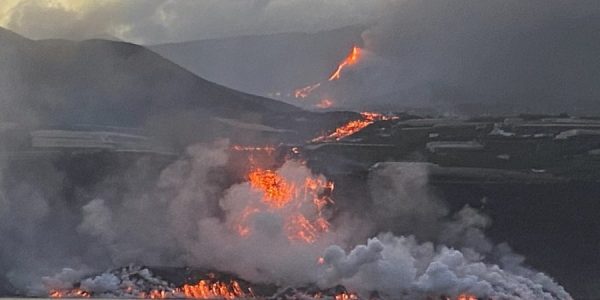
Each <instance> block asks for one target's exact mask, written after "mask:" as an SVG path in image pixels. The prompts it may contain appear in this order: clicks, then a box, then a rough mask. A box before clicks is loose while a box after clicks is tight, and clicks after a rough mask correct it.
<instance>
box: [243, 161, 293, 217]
mask: <svg viewBox="0 0 600 300" xmlns="http://www.w3.org/2000/svg"><path fill="white" fill-rule="evenodd" d="M248 180H249V181H250V186H252V187H253V188H254V189H257V190H260V191H262V192H263V193H264V195H263V202H264V203H266V204H268V205H270V206H271V207H273V208H281V207H283V206H284V205H286V204H287V203H288V202H289V201H290V200H292V198H293V197H294V192H295V187H294V185H293V184H290V183H288V182H287V181H286V180H285V179H284V178H283V177H281V176H279V174H277V173H276V172H274V171H271V170H262V169H255V170H252V171H251V172H250V174H248Z"/></svg>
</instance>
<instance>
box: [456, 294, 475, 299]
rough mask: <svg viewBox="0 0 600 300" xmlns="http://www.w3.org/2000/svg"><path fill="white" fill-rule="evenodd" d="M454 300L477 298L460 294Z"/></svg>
mask: <svg viewBox="0 0 600 300" xmlns="http://www.w3.org/2000/svg"><path fill="white" fill-rule="evenodd" d="M456 300H477V297H475V296H473V295H469V294H460V295H458V297H457V298H456Z"/></svg>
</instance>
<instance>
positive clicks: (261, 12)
mask: <svg viewBox="0 0 600 300" xmlns="http://www.w3.org/2000/svg"><path fill="white" fill-rule="evenodd" d="M388 2H389V1H385V0H368V1H365V0H361V1H357V0H334V1H331V0H330V1H323V0H309V1H306V0H301V1H298V0H295V1H290V0H246V1H236V0H225V1H224V0H203V1H193V0H177V1H172V0H148V1H147V0H131V1H118V0H103V1H93V2H92V1H54V2H53V3H47V2H46V1H28V0H15V1H9V2H7V3H6V4H4V5H5V6H7V7H11V8H10V9H5V10H6V15H5V16H4V18H2V17H3V16H1V15H0V21H1V20H2V19H4V20H5V23H6V24H3V25H4V26H6V27H8V28H10V29H12V30H15V31H17V32H19V33H21V34H23V35H25V36H27V37H30V38H34V39H45V38H66V39H74V40H78V39H87V38H95V37H105V38H106V37H109V38H110V37H115V38H117V39H121V40H125V41H131V42H135V43H142V44H158V43H166V42H178V41H189V40H199V39H208V38H222V37H228V36H239V35H258V34H269V33H276V32H290V31H303V32H309V31H319V30H324V29H332V28H338V27H342V26H347V25H351V24H357V23H358V24H365V23H370V22H374V21H375V20H376V19H377V18H378V17H379V16H380V15H381V14H382V13H383V12H385V11H386V8H387V7H388V6H389V3H388ZM392 2H395V1H392ZM11 4H12V5H11ZM1 12H2V6H1V5H0V13H1Z"/></svg>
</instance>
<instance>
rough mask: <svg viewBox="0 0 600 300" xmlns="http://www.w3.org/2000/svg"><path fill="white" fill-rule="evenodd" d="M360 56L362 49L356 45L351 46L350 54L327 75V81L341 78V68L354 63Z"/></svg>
mask: <svg viewBox="0 0 600 300" xmlns="http://www.w3.org/2000/svg"><path fill="white" fill-rule="evenodd" d="M361 56H362V50H361V49H360V48H358V47H357V46H356V45H355V46H353V47H352V51H350V54H348V56H347V57H346V58H345V59H344V60H343V61H342V62H341V63H340V64H339V66H338V67H337V69H336V70H335V72H333V74H331V76H329V79H328V80H329V81H333V80H338V79H340V78H341V75H342V70H344V69H345V68H346V67H348V66H352V65H355V64H356V63H357V62H358V61H359V60H360V58H361Z"/></svg>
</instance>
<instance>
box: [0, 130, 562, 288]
mask: <svg viewBox="0 0 600 300" xmlns="http://www.w3.org/2000/svg"><path fill="white" fill-rule="evenodd" d="M227 147H228V145H227V143H226V142H218V143H215V144H210V145H198V146H193V147H190V148H189V149H188V151H187V153H186V155H185V156H184V157H182V158H181V159H179V160H178V161H176V162H174V163H172V164H170V165H169V166H167V167H166V168H165V169H164V170H163V171H162V173H161V175H160V177H159V178H158V179H157V180H156V182H153V183H152V184H150V185H149V184H147V183H142V182H139V178H134V177H131V178H130V179H129V181H130V182H127V185H131V186H132V188H130V189H128V190H127V192H115V191H112V190H110V189H108V190H98V192H97V193H95V194H94V195H87V197H86V198H87V199H90V200H87V201H86V202H83V203H81V204H80V205H76V207H75V208H73V207H71V208H67V207H65V206H64V205H57V204H56V203H53V202H49V201H48V200H47V198H48V195H45V194H44V193H43V191H38V192H36V188H35V187H34V186H26V185H25V184H26V183H23V184H24V185H23V187H22V188H10V189H9V191H10V192H7V193H4V195H5V197H3V198H1V199H2V201H3V205H2V211H0V212H1V213H2V214H3V215H2V216H3V217H2V219H1V220H2V222H1V223H0V232H1V233H2V235H0V236H1V241H0V242H1V243H0V253H1V254H2V255H1V256H0V258H1V260H0V264H1V265H2V266H3V270H6V271H5V273H4V274H3V275H4V276H5V277H6V278H7V280H8V282H10V283H11V284H12V285H13V286H14V287H17V288H19V289H21V290H22V291H26V292H27V293H29V294H32V295H43V294H44V293H46V292H47V291H48V290H55V289H59V290H60V289H64V288H69V287H72V286H73V283H74V282H79V281H80V285H79V287H80V288H81V289H84V290H86V291H88V292H95V293H99V294H102V293H108V292H109V291H111V289H115V286H117V285H119V281H118V279H117V278H116V277H115V276H114V275H111V274H108V273H106V274H104V275H99V276H96V277H90V278H88V279H83V278H84V275H87V274H92V273H95V272H102V271H104V270H108V269H112V268H116V267H121V266H126V265H128V264H130V263H135V264H140V265H151V266H179V267H183V266H194V267H198V268H206V269H211V270H218V271H224V272H231V273H234V274H236V275H238V276H240V277H241V278H243V279H246V280H248V281H250V282H254V283H261V282H262V283H274V284H277V285H279V286H284V287H285V286H303V285H311V284H312V285H317V286H319V287H320V288H323V289H325V288H330V287H334V286H336V285H340V284H341V285H344V286H346V287H347V288H348V289H350V290H352V291H355V292H357V293H359V294H360V295H361V296H365V297H367V296H369V295H370V294H371V293H377V294H379V295H380V296H382V297H384V298H397V297H408V298H413V297H420V296H429V295H448V296H452V297H455V296H458V295H459V294H464V293H468V294H472V295H476V296H480V297H499V298H503V299H504V298H506V299H523V298H535V299H570V296H569V295H568V294H567V292H566V291H565V290H564V289H563V288H562V287H561V286H560V285H558V284H557V283H555V282H554V281H553V280H552V279H551V278H550V277H548V276H546V275H544V274H542V273H538V272H535V271H533V270H531V269H529V268H527V267H526V266H525V265H524V264H523V259H522V258H521V257H519V256H518V255H515V254H513V253H512V251H511V250H510V248H508V247H507V246H506V245H494V244H493V243H492V242H491V241H489V240H488V239H487V238H486V237H485V235H484V230H485V228H486V227H487V226H489V225H490V220H489V219H488V218H487V217H485V216H483V215H480V214H479V213H478V212H477V211H475V210H474V209H471V208H468V207H466V208H464V209H463V210H461V211H460V212H459V213H457V214H456V215H454V216H448V215H447V214H448V212H447V209H446V208H445V206H444V204H443V201H441V200H440V199H438V198H437V197H436V196H435V195H434V194H432V193H431V191H430V190H429V189H428V187H427V180H426V173H427V170H426V169H423V168H422V167H420V166H419V165H411V164H409V165H407V166H406V167H407V168H406V169H403V168H399V167H398V166H397V165H393V164H391V165H387V164H383V165H379V166H377V167H376V168H374V169H373V170H372V172H371V179H372V180H371V183H370V185H371V194H372V196H371V198H372V199H371V201H372V202H373V205H372V206H373V208H372V209H371V211H369V212H364V213H361V212H357V211H344V212H335V205H333V208H331V207H329V208H324V209H323V210H322V211H321V210H318V209H315V206H313V203H314V199H313V198H310V197H309V196H314V195H321V194H322V193H323V192H324V189H323V188H314V187H315V186H318V185H314V184H307V182H308V183H314V182H321V183H323V182H326V180H325V178H324V177H323V176H321V175H317V174H313V173H312V172H311V171H310V169H309V168H308V167H307V166H306V165H304V164H302V163H301V162H297V161H288V162H286V163H285V164H283V166H281V167H280V168H279V169H278V170H277V171H276V174H277V175H278V176H280V177H281V180H279V179H277V180H276V182H278V184H283V183H282V182H285V183H286V184H288V185H287V186H289V187H292V186H293V187H300V188H298V189H295V190H294V191H295V192H293V193H291V194H290V196H291V198H286V199H288V200H286V201H289V202H287V204H285V205H283V204H281V205H280V204H278V203H269V202H266V200H265V198H264V197H265V192H264V191H263V192H261V191H260V189H257V188H256V187H254V186H253V185H252V184H251V183H249V182H247V181H243V182H238V183H231V182H229V183H228V180H226V177H227V176H226V175H225V174H224V173H223V167H224V166H225V165H226V164H227V161H228V155H227V151H226V149H227ZM269 174H270V173H269ZM101 186H103V185H100V187H101ZM324 186H327V185H324ZM311 189H314V194H311V192H310V191H313V190H311ZM306 190H309V192H306ZM392 195H395V196H392ZM275 196H277V195H275ZM275 196H274V197H275ZM273 199H276V200H277V199H279V198H273ZM315 199H316V198H315ZM336 201H369V199H336ZM318 207H321V206H318ZM374 216H378V218H380V219H381V220H382V221H373V219H374V218H373V217H374ZM300 217H302V218H305V220H307V222H305V223H294V222H290V220H297V219H299V218H300ZM319 217H322V218H323V219H324V220H323V221H326V223H323V222H321V221H317V220H319ZM401 219H406V220H412V221H414V222H416V223H415V224H412V222H398V223H395V222H393V220H401ZM419 219H422V220H427V222H429V223H431V224H432V225H431V226H429V227H428V228H426V229H423V230H421V231H418V230H417V227H419V226H420V225H419V224H421V223H419ZM297 224H303V225H302V226H299V227H295V226H296V225H297ZM307 224H308V225H307ZM312 224H320V225H321V226H322V227H320V228H321V230H316V229H315V230H312V231H311V230H308V229H307V228H316V227H310V225H312ZM49 225H52V226H49ZM387 231H389V232H388V233H386V232H387ZM413 231H414V234H412V233H413ZM300 232H301V233H302V234H298V233H300ZM391 232H397V233H402V235H400V234H396V235H395V234H393V233H391ZM311 234H312V235H311ZM307 236H308V237H313V238H314V239H308V238H306V237H307ZM369 237H371V238H369ZM357 240H358V241H361V242H358V243H357V242H354V241H357ZM61 270H62V271H61ZM142 273H143V272H142ZM148 276H150V275H148ZM42 278H43V280H42ZM82 279H83V281H81V280H82Z"/></svg>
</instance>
